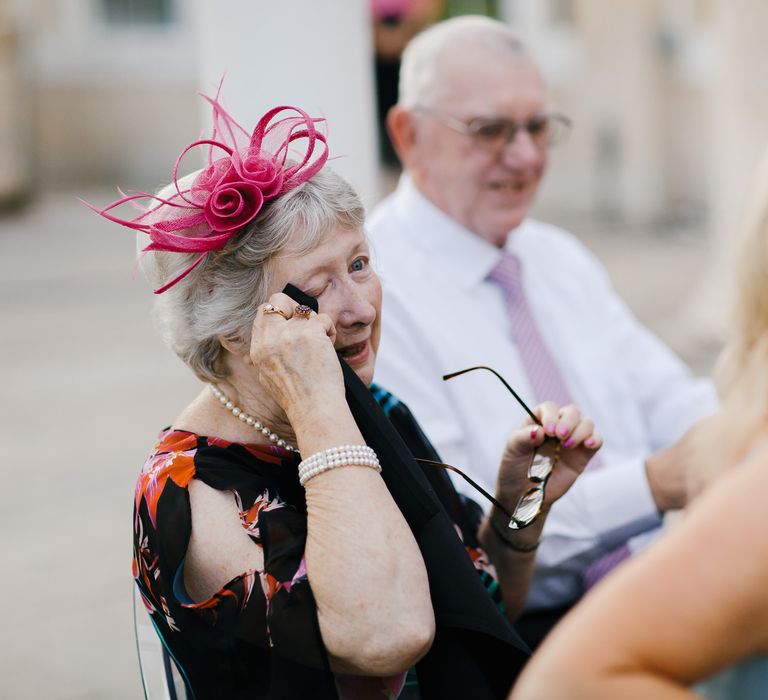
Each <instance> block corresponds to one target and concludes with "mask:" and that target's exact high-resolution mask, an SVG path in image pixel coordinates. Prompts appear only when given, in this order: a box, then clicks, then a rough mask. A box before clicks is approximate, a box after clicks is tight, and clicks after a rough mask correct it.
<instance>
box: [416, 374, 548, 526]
mask: <svg viewBox="0 0 768 700" xmlns="http://www.w3.org/2000/svg"><path fill="white" fill-rule="evenodd" d="M477 369H484V370H487V371H489V372H491V373H492V374H494V375H495V376H496V377H497V378H498V379H499V380H500V381H501V383H502V384H503V385H504V386H505V387H506V388H507V390H508V391H509V393H510V394H512V396H514V397H515V399H516V401H517V402H518V403H519V404H520V406H522V408H523V410H524V411H525V412H526V413H527V414H528V415H529V416H530V417H531V420H533V421H534V423H536V425H539V426H541V427H542V428H543V427H544V426H543V425H542V422H541V420H540V419H539V417H538V416H537V415H536V414H535V413H534V412H533V411H532V410H531V409H530V408H528V406H527V404H526V403H525V401H523V400H522V399H521V398H520V397H519V396H518V394H517V392H516V391H515V390H514V389H513V388H512V387H511V386H510V385H509V384H508V383H507V381H506V380H505V379H504V377H502V376H501V375H500V374H499V373H498V372H497V371H496V370H495V369H492V368H491V367H486V366H485V365H477V366H476V367H467V369H462V370H459V371H458V372H451V373H450V374H446V375H444V376H443V380H444V381H447V380H449V379H453V378H454V377H458V376H459V375H462V374H466V373H467V372H473V371H474V370H477ZM560 444H561V443H560V440H559V439H558V438H555V437H548V436H547V437H545V438H544V442H543V443H542V445H540V446H539V447H537V448H536V449H535V450H534V451H533V454H532V455H531V461H530V463H529V464H528V472H527V474H528V479H529V480H530V481H531V482H532V484H533V485H532V486H531V487H530V488H529V489H528V490H527V491H526V492H525V493H524V494H523V495H522V496H520V499H519V500H518V502H517V505H516V506H515V507H514V509H513V510H512V512H511V513H510V512H509V510H508V509H507V508H506V507H505V506H504V505H502V504H501V503H499V501H498V500H496V499H495V498H494V497H493V496H491V494H489V493H488V492H487V491H486V490H485V489H483V488H482V487H481V486H480V485H479V484H477V483H475V482H474V481H473V480H472V479H470V478H469V477H468V476H467V475H466V474H465V473H464V472H462V471H461V470H460V469H457V468H456V467H454V466H452V465H450V464H444V463H442V462H434V461H432V460H429V459H416V461H417V462H419V463H420V464H424V465H426V466H433V467H444V468H446V469H449V470H451V471H453V472H456V473H457V474H459V475H460V476H461V477H462V478H463V479H465V480H466V481H467V483H469V484H470V486H472V487H473V488H475V489H477V491H479V492H480V493H481V494H483V496H485V497H486V498H487V499H488V500H489V501H490V502H491V503H493V505H495V506H496V508H498V509H499V510H500V511H501V512H502V513H504V514H505V515H506V516H507V517H508V518H509V527H510V528H511V529H512V530H522V529H523V528H526V527H528V526H529V525H531V524H532V523H533V522H534V521H535V520H536V518H537V517H538V516H539V514H540V513H541V510H542V508H543V506H544V497H545V495H546V494H545V489H546V487H547V482H548V481H549V477H550V476H551V475H552V472H553V471H554V469H555V466H556V465H557V462H558V460H559V458H560ZM545 445H553V448H552V453H551V454H547V453H546V452H543V451H542V448H543V447H544V446H545Z"/></svg>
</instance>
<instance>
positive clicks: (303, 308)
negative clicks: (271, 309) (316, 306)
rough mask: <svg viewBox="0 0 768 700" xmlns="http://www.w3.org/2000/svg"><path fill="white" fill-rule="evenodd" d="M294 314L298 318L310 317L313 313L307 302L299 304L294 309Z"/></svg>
mask: <svg viewBox="0 0 768 700" xmlns="http://www.w3.org/2000/svg"><path fill="white" fill-rule="evenodd" d="M293 315H294V316H297V317H298V318H309V317H310V316H311V315H312V309H311V308H310V307H309V306H307V305H306V304H299V305H298V306H297V307H296V308H295V309H294V310H293Z"/></svg>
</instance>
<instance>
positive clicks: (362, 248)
mask: <svg viewBox="0 0 768 700" xmlns="http://www.w3.org/2000/svg"><path fill="white" fill-rule="evenodd" d="M210 102H211V104H212V105H213V113H214V135H213V136H212V137H211V138H210V139H206V140H204V141H200V142H197V143H195V144H193V146H203V147H205V148H206V149H208V150H209V165H208V167H207V168H205V169H204V170H202V171H200V172H198V173H195V174H193V175H191V176H188V177H187V178H182V179H178V170H179V162H178V161H177V164H176V168H175V169H174V175H173V177H174V183H173V184H172V185H171V186H170V187H168V188H166V189H165V190H164V191H162V192H161V193H160V194H159V195H158V196H157V197H155V198H154V199H155V203H154V204H153V206H152V207H150V208H149V209H147V210H146V211H145V212H144V213H143V214H141V215H140V216H138V217H137V218H134V219H121V218H118V217H116V216H115V215H113V214H112V213H111V210H112V209H113V208H114V207H115V206H117V205H118V204H122V203H124V202H126V201H128V200H132V199H135V198H137V197H139V196H142V195H134V196H131V197H125V198H123V199H121V200H119V201H118V202H115V203H114V204H112V205H110V206H108V207H106V208H105V209H102V210H99V213H101V214H102V215H103V216H105V217H107V218H109V219H111V220H113V221H116V222H118V223H120V224H122V225H124V226H128V227H130V228H133V229H136V230H139V231H140V232H142V234H145V235H146V236H148V238H149V243H148V245H147V246H146V247H145V248H144V253H143V257H142V263H143V267H144V269H145V271H146V272H147V274H148V275H149V277H150V279H151V280H152V281H153V282H154V283H155V285H157V290H156V291H157V292H158V293H159V296H158V297H157V314H158V317H159V320H160V322H161V324H162V326H163V328H164V331H165V335H166V338H167V342H168V344H169V345H170V347H171V348H172V349H173V350H174V351H175V352H176V353H177V354H178V355H179V357H180V358H181V359H182V360H183V361H184V362H185V363H186V364H187V365H188V366H189V367H190V368H191V369H192V370H193V371H194V373H195V374H196V375H197V376H198V377H199V378H200V380H201V381H202V382H204V383H206V384H207V385H208V386H206V387H204V388H203V389H202V391H201V392H200V394H199V395H198V396H197V398H196V399H195V400H194V401H193V402H192V403H191V404H190V405H189V406H187V407H186V408H184V409H183V410H182V411H181V413H180V414H179V415H178V417H177V418H176V420H174V421H173V424H172V427H170V428H168V429H166V430H164V431H163V432H162V433H161V434H160V436H159V439H158V441H157V443H156V445H155V447H154V449H153V450H152V453H151V454H150V456H149V458H148V459H147V462H146V464H145V465H144V468H143V470H142V472H141V474H140V476H139V479H138V484H137V487H136V494H135V517H134V562H133V565H134V575H135V578H136V582H137V585H138V587H139V589H140V591H141V594H142V596H143V599H144V602H145V604H146V606H147V608H148V610H149V611H150V613H151V616H152V620H153V622H154V624H155V626H156V628H157V630H158V633H159V634H160V636H161V637H162V640H163V643H164V644H165V646H166V648H167V649H168V651H169V653H170V654H171V656H172V657H173V659H174V661H175V662H176V664H177V665H178V667H179V669H180V671H181V673H182V675H183V677H184V679H185V682H186V684H187V687H188V689H189V690H190V691H191V694H192V695H193V696H194V697H196V698H239V697H243V698H245V697H248V698H278V697H279V698H300V697H307V698H309V697H311V698H335V697H342V698H366V697H390V698H394V697H422V698H431V697H434V698H437V697H440V698H446V697H469V696H470V695H471V696H472V697H474V698H486V697H488V698H491V697H501V696H503V695H504V694H505V693H506V692H507V690H508V689H509V686H510V684H511V682H512V680H513V678H514V676H515V674H516V673H517V671H518V670H519V668H520V667H521V665H522V663H523V662H524V660H525V658H526V655H527V652H526V649H525V646H524V645H523V644H522V643H521V642H520V640H519V638H518V637H517V636H516V634H515V633H514V631H513V628H512V627H511V625H510V624H509V619H512V618H514V617H515V616H516V614H517V612H518V611H519V610H520V607H521V605H522V603H523V601H524V599H525V595H526V591H527V587H528V580H529V576H530V573H531V564H532V560H533V557H534V550H535V548H536V543H537V541H538V537H539V533H540V532H541V528H542V525H543V522H544V520H545V516H546V512H547V510H548V508H549V505H550V504H551V502H552V501H553V500H555V499H556V498H558V497H559V496H560V495H562V494H563V493H564V492H565V491H566V490H567V488H568V487H569V486H570V484H571V483H572V482H573V480H574V479H575V478H576V476H577V475H578V473H579V472H580V471H581V470H582V469H583V468H584V466H585V464H586V463H587V461H588V460H589V458H590V457H591V456H592V454H593V453H594V451H595V450H596V449H597V448H598V447H599V446H600V438H599V437H598V436H596V435H595V434H594V433H593V428H592V424H591V422H590V421H588V420H584V419H582V418H581V417H580V415H579V412H578V410H577V409H575V408H574V407H572V406H571V407H564V408H560V407H558V406H555V405H553V404H542V405H541V406H539V407H537V409H536V411H535V414H533V418H532V419H531V420H529V421H527V422H526V424H525V425H524V426H522V427H521V428H519V429H517V430H516V431H514V432H513V433H512V435H511V437H510V439H509V443H508V445H507V448H506V451H505V453H504V455H503V456H502V458H501V470H500V476H499V483H498V490H497V494H496V499H497V502H498V505H497V508H496V509H495V510H494V511H493V513H492V515H491V519H483V520H482V522H481V521H480V517H478V515H477V514H478V512H479V509H477V508H474V509H473V508H472V507H471V506H472V504H471V503H469V502H467V501H465V500H462V499H461V498H460V497H459V496H458V495H457V493H456V492H455V491H454V490H453V488H452V486H451V483H450V479H448V478H447V476H446V474H447V473H446V471H444V470H440V469H434V468H432V467H431V466H427V467H424V468H423V470H422V468H421V467H419V466H417V465H416V462H414V461H413V457H412V456H411V453H412V454H413V455H416V456H418V457H422V458H426V459H431V460H433V461H436V460H437V459H438V457H437V455H435V454H434V451H433V450H432V448H431V446H430V445H429V443H428V441H427V440H426V438H425V437H424V436H423V434H422V433H421V431H420V430H419V428H418V425H417V424H416V422H415V421H414V419H413V418H412V416H411V415H410V414H409V412H408V410H407V408H405V406H403V405H402V404H401V403H399V402H398V401H397V399H396V398H394V397H393V396H392V395H391V394H389V393H387V392H386V391H384V390H383V389H381V388H379V387H376V386H375V385H372V380H373V376H374V365H375V360H376V351H377V348H378V345H379V334H380V316H381V288H380V285H379V281H378V279H377V277H376V274H375V273H374V271H373V269H372V267H371V263H370V253H369V250H368V244H367V242H366V239H365V236H364V234H363V231H362V226H363V210H362V207H361V204H360V201H359V200H358V198H357V196H356V195H355V193H354V192H353V191H352V189H351V188H350V187H349V185H348V184H347V183H346V182H345V181H344V180H342V179H341V178H340V177H339V176H338V175H336V174H334V173H333V172H332V171H331V170H330V169H329V168H327V167H325V161H326V159H327V149H326V145H325V139H324V137H323V135H322V133H320V132H319V131H318V130H317V128H316V121H317V120H314V119H312V118H310V117H308V116H307V115H306V114H304V113H303V112H301V110H297V109H295V108H276V109H274V110H272V111H271V112H269V113H267V114H266V115H265V116H264V117H263V118H262V119H261V121H260V122H259V123H258V125H257V126H256V128H255V129H254V131H253V132H252V133H251V134H248V133H247V132H245V131H244V130H243V129H242V128H241V127H240V126H239V125H238V124H237V123H236V122H234V120H232V118H231V117H230V116H229V115H228V114H227V113H226V112H225V111H224V110H223V109H222V108H221V106H220V104H219V103H218V101H217V100H210ZM299 144H303V146H304V152H303V154H300V155H297V154H296V152H295V151H296V148H297V146H298V145H299ZM190 148H191V146H190ZM289 148H290V150H291V153H290V155H291V160H289V159H288V158H287V156H288V152H289ZM186 150H188V149H186ZM186 150H185V153H186ZM183 155H184V153H182V156H183ZM180 160H181V157H180ZM143 196H146V195H143ZM289 283H290V284H291V285H293V287H288V290H289V291H290V290H291V289H294V293H293V296H290V295H289V294H286V293H284V292H283V290H284V289H286V287H287V285H288V284H289ZM296 288H298V289H301V290H303V291H304V292H305V293H306V294H307V295H308V296H307V297H306V298H305V297H301V299H302V300H310V301H311V299H310V298H314V299H316V301H317V304H318V306H319V309H318V310H319V313H317V312H315V311H313V310H312V309H311V308H310V306H308V305H306V304H304V303H297V300H296V298H294V297H296V293H295V290H296ZM340 360H341V362H340ZM342 363H345V367H343V366H342ZM346 368H349V369H351V370H353V371H354V374H352V376H351V379H350V377H349V376H348V377H347V381H346V383H347V385H348V386H347V387H346V390H345V379H344V373H345V372H349V370H348V369H346ZM355 375H356V377H355ZM358 378H359V379H358ZM359 380H362V382H363V383H364V384H365V385H370V394H368V393H367V392H366V391H365V389H364V393H365V396H366V397H367V398H368V401H369V402H370V403H371V404H372V407H371V406H368V405H366V404H365V401H363V402H362V403H363V404H364V405H363V406H362V409H360V410H362V411H363V413H365V412H366V411H367V414H366V415H367V418H366V417H365V416H363V415H361V414H360V411H358V409H357V408H356V409H355V411H357V413H358V414H357V415H356V414H355V412H354V411H353V410H352V409H351V408H350V405H351V399H350V394H349V391H350V385H351V384H354V383H355V382H358V383H359ZM361 386H362V384H361ZM358 399H359V396H358ZM355 406H358V404H355ZM379 406H381V408H382V409H383V412H382V410H380V409H379ZM376 411H378V412H379V413H381V415H382V417H383V416H384V415H386V418H384V422H385V423H386V426H385V427H382V426H375V425H374V426H373V428H375V430H374V429H373V428H371V426H370V425H368V426H367V427H364V426H365V425H366V422H365V421H367V420H369V419H370V417H371V416H372V415H373V416H374V418H375V417H376V415H378V414H376ZM534 420H535V422H534ZM390 421H391V422H390ZM537 423H538V424H537ZM393 425H394V427H395V428H396V429H397V432H395V431H392V432H393V435H394V436H395V437H392V436H389V437H387V430H391V429H392V426H393ZM542 425H546V426H547V428H549V435H546V434H545V430H544V428H543V427H541V426H542ZM385 428H386V429H385ZM555 432H556V433H557V436H558V437H557V438H555V437H553V435H554V434H555ZM379 435H383V437H377V436H379ZM402 440H404V441H405V443H404V444H407V450H406V452H405V453H402V450H401V453H398V449H400V448H399V447H398V445H397V444H395V443H398V441H400V442H402ZM387 441H389V443H391V444H389V443H387ZM374 443H375V446H376V450H378V451H379V452H381V455H379V454H377V451H376V450H374V449H372V447H371V445H372V444H374ZM545 443H546V444H545ZM398 444H399V443H398ZM392 445H394V447H392ZM390 447H392V449H390ZM537 451H538V454H537ZM397 454H405V457H404V458H402V459H400V460H399V462H398V460H397V459H395V456H397ZM393 455H394V456H393ZM534 455H537V459H533V457H534ZM542 455H543V458H542V459H539V458H540V457H542ZM379 456H381V457H382V459H381V462H380V460H379ZM558 459H559V462H558V465H557V469H556V470H555V471H553V472H551V478H549V477H550V471H549V470H551V468H552V467H553V466H554V462H555V461H557V460H558ZM396 462H398V463H397V464H396ZM542 464H544V465H545V467H544V468H545V471H544V472H539V471H537V470H538V469H541V467H542ZM532 482H533V483H532ZM545 484H546V485H547V491H546V494H545V493H544V485H545ZM526 489H528V491H527V492H526ZM524 492H526V493H525V494H524V495H523V496H522V498H521V494H523V493H524ZM518 501H519V502H518ZM516 503H517V507H516V508H515V509H514V512H513V513H512V515H513V518H512V520H511V521H510V518H508V517H504V516H503V515H502V510H504V509H510V506H514V505H515V504H516ZM539 513H540V517H538V518H537V517H536V516H537V515H538V514H539ZM508 522H510V523H511V526H510V527H507V524H508ZM529 524H530V527H526V526H527V525H529ZM467 572H469V573H467ZM504 610H505V612H506V616H507V617H506V618H505V616H504V613H503V612H502V611H504Z"/></svg>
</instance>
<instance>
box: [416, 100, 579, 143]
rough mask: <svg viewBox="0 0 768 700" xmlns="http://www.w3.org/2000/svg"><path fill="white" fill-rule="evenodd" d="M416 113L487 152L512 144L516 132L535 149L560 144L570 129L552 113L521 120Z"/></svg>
mask: <svg viewBox="0 0 768 700" xmlns="http://www.w3.org/2000/svg"><path fill="white" fill-rule="evenodd" d="M418 111H419V112H422V113H423V114H428V115H429V116H431V117H432V118H433V119H435V120H437V121H438V122H440V123H441V124H442V125H443V126H447V127H448V128H449V129H453V130H454V131H457V132H458V133H460V134H464V135H465V136H469V137H470V138H471V139H472V141H473V142H474V143H475V145H477V146H479V147H480V148H484V149H486V150H491V151H496V150H501V149H502V148H503V147H504V146H506V145H507V144H508V143H511V142H512V141H514V140H515V137H516V136H517V134H518V133H519V132H520V131H525V132H526V133H527V134H528V135H529V136H530V137H531V140H532V141H533V142H534V143H535V144H536V145H537V146H541V147H544V146H553V145H555V144H556V143H558V142H560V141H562V140H563V139H564V138H565V137H566V136H567V134H568V132H569V131H570V129H571V120H570V119H569V118H568V117H566V116H565V115H564V114H558V113H556V112H545V113H543V114H537V115H535V116H533V117H531V118H530V119H526V120H524V121H515V120H514V119H506V118H504V117H475V118H473V119H470V120H469V121H462V120H461V119H457V118H456V117H451V116H449V115H447V114H443V113H441V112H437V111H435V110H432V109H429V108H427V107H419V108H418Z"/></svg>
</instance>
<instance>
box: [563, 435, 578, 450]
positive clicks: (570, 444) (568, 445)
mask: <svg viewBox="0 0 768 700" xmlns="http://www.w3.org/2000/svg"><path fill="white" fill-rule="evenodd" d="M575 444H576V441H575V440H574V439H573V438H568V439H567V440H566V441H565V442H564V443H563V445H564V446H565V447H566V448H567V449H569V450H570V449H571V448H572V447H573V446H574V445H575Z"/></svg>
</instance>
